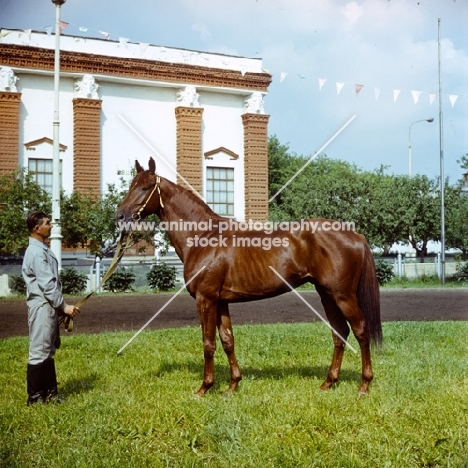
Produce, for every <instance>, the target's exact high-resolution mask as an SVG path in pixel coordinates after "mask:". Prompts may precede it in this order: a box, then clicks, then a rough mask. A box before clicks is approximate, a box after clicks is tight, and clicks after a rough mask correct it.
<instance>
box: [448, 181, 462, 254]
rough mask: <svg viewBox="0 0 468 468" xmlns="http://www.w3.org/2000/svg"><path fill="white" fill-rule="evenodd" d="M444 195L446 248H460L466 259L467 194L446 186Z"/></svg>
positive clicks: (456, 188)
mask: <svg viewBox="0 0 468 468" xmlns="http://www.w3.org/2000/svg"><path fill="white" fill-rule="evenodd" d="M445 193H446V195H445V202H446V203H445V205H446V208H445V227H446V230H445V240H446V245H447V247H448V248H453V249H459V250H461V255H462V258H463V259H468V195H467V194H465V193H460V190H459V188H458V187H448V188H447V190H446V192H445Z"/></svg>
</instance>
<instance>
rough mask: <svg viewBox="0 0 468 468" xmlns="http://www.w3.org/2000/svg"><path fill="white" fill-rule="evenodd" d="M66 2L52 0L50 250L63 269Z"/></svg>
mask: <svg viewBox="0 0 468 468" xmlns="http://www.w3.org/2000/svg"><path fill="white" fill-rule="evenodd" d="M65 1H66V0H52V3H53V4H54V5H55V59H54V120H53V162H52V227H53V229H52V233H51V236H50V248H51V250H52V252H53V253H54V255H55V256H56V257H57V261H58V268H59V270H61V269H62V228H61V225H60V188H61V180H60V139H59V138H60V137H59V127H60V118H59V84H60V7H61V6H62V5H63V4H64V3H65Z"/></svg>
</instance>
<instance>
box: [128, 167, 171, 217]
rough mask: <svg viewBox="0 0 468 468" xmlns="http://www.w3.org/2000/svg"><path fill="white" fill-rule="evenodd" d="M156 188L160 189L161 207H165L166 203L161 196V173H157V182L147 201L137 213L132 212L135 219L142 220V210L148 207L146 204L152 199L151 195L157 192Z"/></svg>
mask: <svg viewBox="0 0 468 468" xmlns="http://www.w3.org/2000/svg"><path fill="white" fill-rule="evenodd" d="M155 190H158V194H159V204H160V205H161V208H164V204H163V201H162V198H161V177H159V174H156V183H155V184H154V188H153V190H152V191H151V193H150V194H149V197H148V198H147V199H146V201H145V203H143V205H142V206H141V207H140V209H139V210H138V211H137V212H136V213H133V214H132V219H133V221H140V219H141V212H142V211H143V210H144V209H145V208H146V205H147V204H148V202H149V201H150V200H151V197H152V196H153V193H154V192H155Z"/></svg>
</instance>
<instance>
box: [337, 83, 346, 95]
mask: <svg viewBox="0 0 468 468" xmlns="http://www.w3.org/2000/svg"><path fill="white" fill-rule="evenodd" d="M344 85H345V84H344V83H340V82H338V81H337V82H336V95H337V96H338V94H340V93H341V90H342V89H343V86H344Z"/></svg>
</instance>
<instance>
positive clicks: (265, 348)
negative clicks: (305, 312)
mask: <svg viewBox="0 0 468 468" xmlns="http://www.w3.org/2000/svg"><path fill="white" fill-rule="evenodd" d="M235 334H236V340H237V341H236V345H237V346H236V347H237V355H238V359H239V362H240V365H241V369H242V370H243V376H244V379H243V381H242V382H241V383H240V386H239V389H238V391H237V393H236V394H235V395H233V396H232V397H229V398H225V397H223V392H224V390H225V389H226V388H227V385H228V380H229V369H228V365H227V361H226V357H225V355H224V353H223V351H222V349H221V347H220V346H219V347H218V352H217V354H216V358H217V359H216V377H217V382H216V385H215V386H214V388H213V389H211V390H210V392H209V393H208V394H207V395H206V396H205V397H204V398H195V397H194V396H193V393H194V391H196V390H197V389H198V387H199V386H200V384H201V376H202V364H203V352H202V347H201V336H200V330H199V329H197V328H184V329H172V330H159V331H145V332H143V333H142V334H141V335H139V336H138V338H137V339H136V340H135V341H134V342H133V343H131V344H130V345H129V346H128V347H127V348H126V349H125V351H124V352H123V353H122V355H121V356H117V354H116V353H117V351H118V350H119V349H120V348H121V347H122V346H123V345H124V344H125V343H126V342H127V341H128V340H129V339H130V338H131V337H132V336H133V333H131V332H125V333H123V332H122V333H112V334H111V333H103V334H99V335H66V336H64V337H63V340H62V342H63V344H62V348H61V349H60V350H59V351H58V352H57V355H56V364H57V371H58V377H59V383H60V385H59V387H60V389H61V393H62V394H63V396H65V397H67V398H68V401H67V402H66V403H65V404H63V405H60V406H59V405H36V406H34V407H26V405H25V402H26V391H25V370H26V357H27V347H28V340H27V338H10V339H7V340H0V359H1V361H0V362H1V366H2V367H1V368H2V371H1V374H0V466H1V467H21V468H28V467H48V468H55V467H57V468H58V467H60V468H62V467H66V468H68V467H86V468H94V467H166V466H167V467H213V468H224V467H236V468H237V467H256V468H257V467H281V468H283V467H372V468H375V467H379V468H380V467H384V468H385V467H402V468H410V467H468V366H467V354H468V352H467V350H468V348H467V344H468V341H467V336H468V322H395V323H386V324H384V336H385V347H384V349H383V350H381V351H378V352H376V353H374V356H373V364H374V373H375V379H374V381H373V382H372V384H371V393H370V395H369V396H367V397H358V396H357V388H358V384H359V380H360V357H359V355H356V354H354V353H353V352H352V351H350V350H348V351H347V352H346V354H345V360H344V364H343V370H342V376H341V377H342V379H341V382H340V384H339V385H337V386H336V387H335V388H334V389H332V390H331V391H329V392H326V393H323V392H320V391H319V385H320V383H321V382H322V380H323V379H324V378H325V375H326V372H327V369H328V366H329V363H330V357H331V351H332V349H331V346H332V341H331V336H330V333H329V330H328V328H327V327H325V326H324V325H323V324H321V323H312V324H292V325H291V324H288V325H268V326H266V325H265V326H264V325H262V326H239V327H235ZM351 344H352V345H353V346H354V347H356V346H357V345H356V342H355V340H354V338H353V339H352V340H351Z"/></svg>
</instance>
